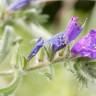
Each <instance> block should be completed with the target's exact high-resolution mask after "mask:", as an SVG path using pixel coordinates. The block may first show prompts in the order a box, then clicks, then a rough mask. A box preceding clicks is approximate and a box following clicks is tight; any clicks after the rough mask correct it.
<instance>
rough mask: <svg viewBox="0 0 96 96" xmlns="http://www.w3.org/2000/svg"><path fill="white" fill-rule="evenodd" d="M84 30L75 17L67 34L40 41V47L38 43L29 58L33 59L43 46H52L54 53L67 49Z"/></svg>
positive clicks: (68, 27)
mask: <svg viewBox="0 0 96 96" xmlns="http://www.w3.org/2000/svg"><path fill="white" fill-rule="evenodd" d="M82 29H83V27H82V26H80V25H79V24H78V17H75V16H73V17H72V19H71V20H70V22H69V24H68V26H67V29H66V31H65V32H61V33H58V34H57V35H55V36H53V37H52V38H51V39H49V40H47V41H45V42H42V41H43V40H42V39H40V40H39V47H38V41H37V43H36V46H35V48H34V49H33V50H32V52H31V53H30V55H29V56H28V58H30V59H31V58H32V57H33V56H35V55H36V54H37V52H38V51H39V49H40V48H41V47H42V46H46V45H48V44H49V45H51V47H52V51H53V53H55V52H57V51H58V50H60V49H62V48H64V47H66V45H68V44H69V43H70V42H71V41H72V40H74V39H75V38H76V37H77V36H78V35H79V34H80V32H81V31H82ZM41 42H42V43H41ZM30 59H29V60H30Z"/></svg>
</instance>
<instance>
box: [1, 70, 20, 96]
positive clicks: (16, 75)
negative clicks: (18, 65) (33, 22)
mask: <svg viewBox="0 0 96 96" xmlns="http://www.w3.org/2000/svg"><path fill="white" fill-rule="evenodd" d="M19 80H20V75H19V72H18V71H17V70H15V72H14V77H13V80H12V81H11V83H9V84H8V85H6V86H4V87H1V88H0V94H4V95H5V94H6V95H8V94H11V93H13V92H14V90H15V89H16V87H17V85H18V83H19Z"/></svg>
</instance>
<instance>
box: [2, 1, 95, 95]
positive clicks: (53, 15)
mask: <svg viewBox="0 0 96 96" xmlns="http://www.w3.org/2000/svg"><path fill="white" fill-rule="evenodd" d="M1 1H3V0H1ZM41 5H43V10H42V12H41V14H47V15H48V16H49V18H48V20H47V21H46V22H44V23H42V24H40V25H38V24H37V25H38V26H39V27H38V26H37V25H35V26H34V25H32V26H33V27H32V26H30V29H28V30H26V28H24V26H25V25H23V24H22V22H21V23H20V22H19V23H18V22H17V23H18V26H17V25H16V26H15V25H14V26H15V30H16V33H17V34H18V35H19V36H21V37H22V38H23V39H24V40H23V42H22V44H21V46H22V48H23V52H24V54H26V55H27V54H28V53H29V52H30V50H31V48H32V47H33V46H32V45H31V44H30V42H29V41H31V40H32V39H33V38H37V37H40V36H42V37H43V38H45V39H48V38H49V37H50V34H52V35H53V34H56V33H58V32H62V31H64V29H65V28H66V25H67V24H68V21H69V19H70V18H71V16H73V15H76V16H79V17H80V19H81V23H82V22H83V21H84V20H85V19H86V18H88V19H87V23H86V25H85V28H84V30H83V32H82V33H81V35H80V36H79V38H80V37H82V36H83V35H84V34H86V33H87V32H88V31H89V30H90V29H93V28H94V29H96V2H95V0H93V1H92V0H53V1H52V0H50V1H46V2H43V4H42V3H41ZM37 23H38V21H37ZM19 25H21V26H22V27H21V26H19ZM31 28H32V29H33V31H32V32H31V30H32V29H31ZM39 28H40V29H39ZM40 30H41V31H40ZM42 30H43V31H44V32H45V31H46V30H47V31H48V32H47V33H42ZM27 31H28V32H29V31H30V32H29V33H27ZM36 32H37V33H36ZM38 32H41V33H38ZM0 33H1V35H2V30H1V32H0ZM79 38H78V39H79ZM24 50H26V51H24ZM6 62H7V61H6ZM53 66H54V76H53V79H52V80H49V79H48V78H46V76H44V75H41V74H40V72H39V71H40V70H39V69H37V70H34V71H31V72H28V73H26V75H25V76H24V77H23V78H22V80H21V83H20V84H19V86H18V88H17V89H16V95H15V96H96V85H95V84H91V83H89V85H88V87H87V88H86V87H84V86H83V87H80V84H78V82H77V81H76V80H75V78H74V76H73V75H72V73H71V72H70V71H68V70H66V69H65V68H64V66H63V64H59V63H58V64H55V65H53ZM1 67H2V66H0V69H2V68H1ZM3 67H4V66H3ZM5 69H6V68H5ZM1 79H2V78H1Z"/></svg>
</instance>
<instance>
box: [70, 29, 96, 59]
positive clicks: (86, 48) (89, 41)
mask: <svg viewBox="0 0 96 96" xmlns="http://www.w3.org/2000/svg"><path fill="white" fill-rule="evenodd" d="M71 52H72V54H73V55H75V56H77V55H80V56H81V57H89V58H91V59H96V30H91V31H90V32H89V33H88V34H87V35H86V36H84V37H83V38H82V39H81V40H79V41H78V42H77V43H76V44H75V45H74V46H73V48H72V50H71Z"/></svg>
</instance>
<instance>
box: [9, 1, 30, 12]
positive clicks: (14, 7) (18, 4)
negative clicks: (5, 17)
mask: <svg viewBox="0 0 96 96" xmlns="http://www.w3.org/2000/svg"><path fill="white" fill-rule="evenodd" d="M30 1H31V0H17V1H15V2H13V3H12V4H11V5H10V6H9V8H8V10H10V11H16V10H18V9H21V8H23V7H24V6H26V5H28V4H29V3H30Z"/></svg>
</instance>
